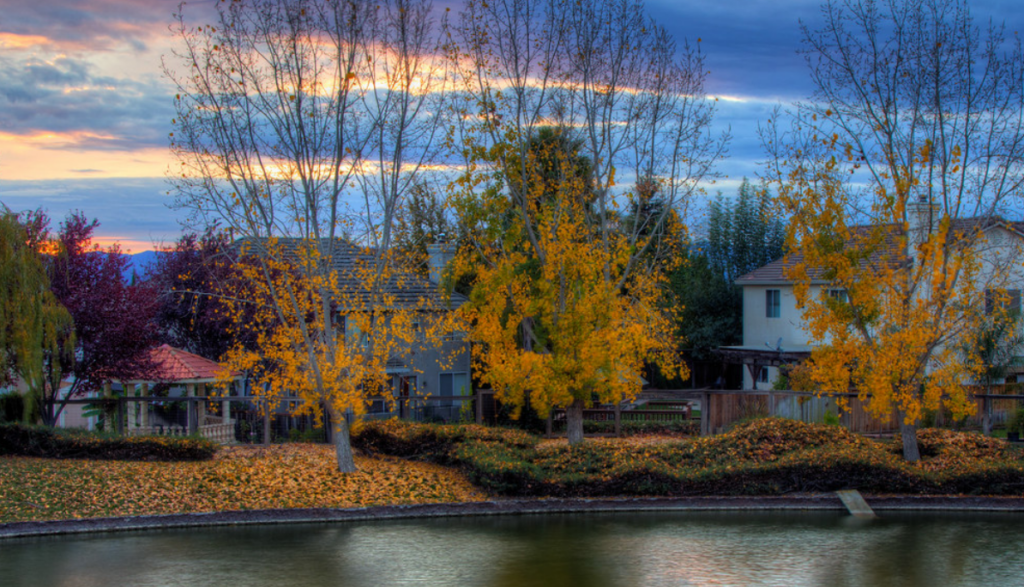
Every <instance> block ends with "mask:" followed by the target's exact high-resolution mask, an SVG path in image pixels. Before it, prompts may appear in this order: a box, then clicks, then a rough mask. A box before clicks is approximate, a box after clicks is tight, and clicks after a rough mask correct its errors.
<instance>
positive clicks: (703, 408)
mask: <svg viewBox="0 0 1024 587" xmlns="http://www.w3.org/2000/svg"><path fill="white" fill-rule="evenodd" d="M710 434H711V394H710V393H707V392H705V393H704V394H703V395H702V396H701V400H700V435H701V436H709V435H710Z"/></svg>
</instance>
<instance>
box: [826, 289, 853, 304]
mask: <svg viewBox="0 0 1024 587" xmlns="http://www.w3.org/2000/svg"><path fill="white" fill-rule="evenodd" d="M828 297H830V298H832V299H833V300H836V301H837V302H841V303H843V304H845V303H847V302H849V301H850V294H848V293H846V290H845V289H830V290H828Z"/></svg>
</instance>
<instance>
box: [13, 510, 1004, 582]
mask: <svg viewBox="0 0 1024 587" xmlns="http://www.w3.org/2000/svg"><path fill="white" fill-rule="evenodd" d="M0 585H2V586H3V587H29V586H33V587H35V586H62V587H93V586H95V587H107V586H113V585H125V586H136V587H145V586H153V587H157V586H159V587H165V586H166V587H170V586H217V587H221V586H232V587H234V586H239V587H241V586H244V587H264V586H266V587H286V586H288V587H290V586H293V585H294V586H302V587H318V586H331V587H342V586H371V585H372V586H378V585H417V586H432V585H452V586H457V587H475V586H506V585H507V586H510V587H512V586H515V587H522V586H532V585H537V586H545V587H547V586H560V585H564V586H572V587H618V586H647V585H700V586H705V585H707V586H712V585H713V586H721V585H780V586H787V587H788V586H798V585H822V586H829V587H845V586H851V587H852V586H871V587H884V586H888V585H892V586H900V587H906V586H916V585H920V586H928V587H936V586H943V585H979V586H981V585H986V586H987V585H995V586H1001V585H1024V516H1022V515H1021V514H998V515H997V514H976V513H971V514H945V515H936V514H928V515H923V514H922V515H884V517H883V518H881V519H878V520H868V521H864V520H857V519H854V518H850V517H848V516H843V515H840V514H837V513H806V512H794V513H770V514H749V513H693V512H678V513H657V514H646V513H645V514H628V513H615V514H588V515H585V516H583V515H546V516H500V517H497V516H496V517H475V518H457V519H435V520H408V521H390V522H375V523H363V522H360V523H345V524H334V525H290V526H253V527H226V528H203V529H190V530H165V531H156V532H146V533H120V534H105V535H103V534H101V535H92V536H86V537H78V538H59V537H57V538H34V539H21V540H7V541H0Z"/></svg>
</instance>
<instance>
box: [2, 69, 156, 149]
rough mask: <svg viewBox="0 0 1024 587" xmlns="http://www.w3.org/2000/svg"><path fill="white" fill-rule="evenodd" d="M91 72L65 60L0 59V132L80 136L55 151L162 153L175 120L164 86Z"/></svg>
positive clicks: (154, 80) (153, 81)
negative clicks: (153, 149)
mask: <svg viewBox="0 0 1024 587" xmlns="http://www.w3.org/2000/svg"><path fill="white" fill-rule="evenodd" d="M96 70H97V68H96V66H95V65H93V64H92V63H90V62H89V61H86V60H83V59H76V58H72V57H67V56H57V57H53V58H50V59H47V58H43V57H39V56H28V57H21V56H10V55H0V105H2V107H0V128H3V129H4V131H5V132H6V133H11V134H20V135H25V136H31V135H33V134H39V133H41V132H49V133H80V134H81V137H80V138H81V139H82V141H81V142H80V143H76V144H66V145H59V146H57V147H56V148H81V147H87V148H91V149H110V150H134V149H139V148H147V147H156V146H160V147H164V148H166V146H167V132H168V131H169V127H170V119H171V118H172V117H173V116H174V109H173V104H172V101H171V98H170V90H169V87H168V86H167V85H166V83H164V82H163V81H162V80H159V79H158V78H155V76H154V77H153V78H151V79H149V80H133V79H127V78H117V77H112V76H108V75H101V74H98V73H97V71H96Z"/></svg>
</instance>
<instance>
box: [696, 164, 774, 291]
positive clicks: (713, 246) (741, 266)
mask: <svg viewBox="0 0 1024 587" xmlns="http://www.w3.org/2000/svg"><path fill="white" fill-rule="evenodd" d="M785 239H786V235H785V228H784V225H783V223H782V221H781V220H780V219H779V217H778V210H777V204H776V202H774V201H773V199H772V197H771V194H770V193H769V192H768V189H767V188H766V187H761V188H760V189H755V188H754V186H753V185H751V184H750V181H748V180H747V178H743V182H742V183H741V184H740V187H739V191H738V193H737V194H736V199H735V200H726V199H724V198H723V197H722V194H721V193H719V195H718V197H717V198H716V199H715V200H714V201H712V202H711V205H710V208H709V210H708V234H707V242H706V243H703V244H702V247H701V248H702V250H703V251H702V252H703V253H704V255H705V256H706V257H707V258H708V261H709V263H710V265H711V266H712V267H714V268H715V269H716V270H718V271H720V272H721V273H722V275H723V277H724V278H725V279H726V280H727V281H729V282H730V283H731V282H734V281H736V279H737V278H738V277H740V276H741V275H744V274H746V273H749V272H751V271H753V270H755V269H757V268H759V267H763V266H765V265H767V264H768V263H771V262H772V261H775V260H777V259H781V258H782V254H783V245H784V243H785Z"/></svg>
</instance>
